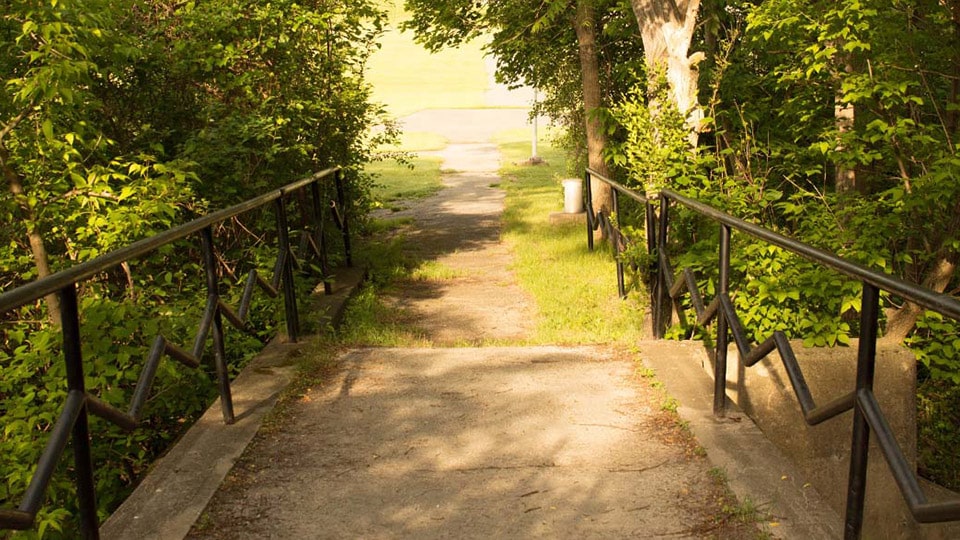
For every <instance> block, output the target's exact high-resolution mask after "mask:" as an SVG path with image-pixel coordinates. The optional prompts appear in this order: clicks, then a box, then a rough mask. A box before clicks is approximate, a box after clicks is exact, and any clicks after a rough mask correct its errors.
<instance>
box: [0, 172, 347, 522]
mask: <svg viewBox="0 0 960 540" xmlns="http://www.w3.org/2000/svg"><path fill="white" fill-rule="evenodd" d="M330 178H332V179H333V181H334V184H335V189H336V196H335V198H328V200H329V204H327V205H324V204H322V200H323V199H324V198H325V197H324V195H323V194H325V192H326V189H325V188H326V183H324V185H323V188H321V181H323V180H329V179H330ZM307 187H309V188H310V192H311V193H310V194H311V197H310V198H311V203H310V204H309V205H303V206H304V208H301V213H303V214H304V216H303V217H304V220H303V221H304V223H303V234H302V235H301V244H300V246H299V251H300V252H301V253H306V254H307V255H308V256H312V257H313V258H314V259H316V261H317V262H318V263H319V269H320V273H321V274H322V279H323V283H324V290H325V292H326V294H330V293H331V286H330V282H329V280H328V279H327V276H328V275H329V273H328V272H329V268H328V260H327V246H326V240H325V230H324V223H325V221H326V219H327V216H326V211H325V208H329V209H330V212H331V218H332V220H333V222H334V224H335V225H336V227H337V228H338V229H339V230H340V233H341V235H342V240H343V245H344V257H345V261H346V264H347V266H350V265H351V264H352V261H351V249H350V231H349V226H348V222H347V219H346V216H345V215H344V213H343V210H342V209H344V208H345V199H344V186H343V182H342V178H341V171H340V168H339V167H334V168H330V169H326V170H324V171H321V172H319V173H317V174H315V175H313V176H311V177H309V178H305V179H303V180H300V181H297V182H294V183H291V184H288V185H286V186H284V187H282V188H280V189H277V190H274V191H271V192H268V193H265V194H263V195H261V196H259V197H256V198H254V199H250V200H248V201H245V202H243V203H240V204H238V205H235V206H233V207H230V208H227V209H224V210H220V211H218V212H214V213H211V214H208V215H206V216H204V217H201V218H198V219H195V220H193V221H191V222H189V223H186V224H184V225H181V226H179V227H176V228H173V229H169V230H167V231H164V232H162V233H159V234H157V235H154V236H152V237H150V238H146V239H144V240H141V241H139V242H136V243H133V244H131V245H129V246H127V247H124V248H121V249H119V250H116V251H112V252H110V253H107V254H104V255H102V256H100V257H97V258H96V259H93V260H91V261H88V262H85V263H82V264H79V265H77V266H74V267H72V268H69V269H66V270H64V271H61V272H58V273H56V274H53V275H51V276H48V277H46V278H43V279H40V280H37V281H35V282H33V283H30V284H28V285H24V286H22V287H18V288H16V289H13V290H11V291H9V292H5V293H3V294H0V313H6V312H9V311H11V310H13V309H16V308H18V307H20V306H23V305H25V304H27V303H30V302H34V301H36V300H38V299H40V298H43V297H44V296H46V295H48V294H57V295H58V297H59V300H60V309H61V328H62V335H63V356H64V361H65V362H66V368H67V369H66V371H67V387H68V393H67V399H66V402H65V404H64V406H63V410H62V412H61V413H60V416H59V418H58V419H57V421H56V422H55V423H54V425H53V428H52V429H51V432H50V437H49V439H48V442H47V444H46V446H45V448H44V450H43V453H42V454H41V457H40V460H39V462H38V463H37V468H36V472H35V473H34V475H33V477H32V479H31V481H30V484H29V486H28V487H27V490H26V492H25V493H24V496H23V499H22V501H21V503H20V505H19V507H18V508H17V509H16V510H11V509H0V529H16V530H25V529H29V528H32V527H33V523H34V520H35V519H36V515H37V512H38V511H39V510H40V508H41V506H42V505H43V501H44V493H45V492H46V489H47V486H48V485H49V483H50V480H51V478H52V476H53V473H54V470H55V469H56V467H57V464H58V462H59V461H60V457H61V456H62V455H63V453H64V450H65V449H66V446H67V442H68V441H69V440H70V438H71V436H72V440H73V445H72V446H73V454H74V465H75V468H76V472H75V474H76V488H77V495H78V499H79V508H80V528H81V531H80V532H81V534H83V536H84V537H85V538H98V537H99V532H98V520H97V509H96V493H95V491H94V483H93V464H92V461H91V453H90V432H89V427H88V415H89V414H94V415H96V416H99V417H101V418H103V419H104V420H106V421H108V422H111V423H113V424H115V425H117V426H119V427H120V428H122V429H124V430H127V431H132V430H134V429H135V428H137V427H138V425H139V424H140V419H141V414H142V411H143V406H144V403H145V402H146V400H147V397H148V396H149V394H150V389H151V387H152V384H153V379H154V377H155V375H156V373H157V368H158V367H159V364H160V361H161V360H162V359H163V358H164V357H165V356H169V357H170V358H173V359H174V360H176V361H177V362H179V363H181V364H183V365H185V366H188V367H191V368H199V367H200V365H201V360H202V356H203V351H204V349H205V348H206V344H207V340H208V338H209V337H210V336H211V334H212V337H213V363H214V366H215V369H216V377H217V386H218V390H219V393H220V404H221V410H222V413H223V419H224V422H225V423H227V424H232V423H233V422H234V412H233V401H232V398H231V394H230V380H229V377H228V371H227V364H226V358H225V353H224V334H223V319H226V320H227V321H228V322H229V323H230V324H231V325H233V326H234V327H236V328H237V329H239V330H241V331H244V332H248V333H250V334H254V333H253V331H252V330H251V329H250V327H249V325H248V324H247V323H246V318H247V314H248V313H249V309H250V304H251V301H252V298H253V293H254V288H255V287H257V286H259V287H260V288H261V289H262V290H263V291H265V292H266V293H267V294H268V295H269V296H271V297H276V296H277V295H279V294H280V293H282V294H283V298H284V302H283V303H284V312H285V319H286V320H285V322H286V332H287V336H288V338H289V339H290V340H291V341H296V340H297V339H298V337H299V334H300V320H299V313H298V311H297V297H296V290H295V285H294V272H293V270H294V269H300V268H301V263H300V261H299V260H298V259H297V257H296V256H295V255H294V253H293V250H292V248H291V246H290V227H289V223H288V219H287V202H286V197H287V196H288V195H290V194H293V193H296V192H299V191H301V190H303V189H304V188H307ZM322 192H323V194H322ZM270 203H273V204H274V207H275V208H274V210H275V215H276V234H277V260H276V263H275V265H274V270H273V276H272V279H271V281H269V282H268V281H267V280H266V279H264V278H263V277H262V276H260V275H259V273H258V272H257V271H256V270H251V271H250V272H249V273H248V275H247V277H246V279H245V284H244V289H243V293H242V295H241V300H240V305H239V307H238V309H237V310H236V311H234V310H233V309H232V308H231V307H230V306H228V305H227V304H226V303H225V302H224V301H223V300H222V299H221V298H220V294H219V271H220V270H221V269H223V270H224V271H225V272H226V273H228V274H229V275H230V276H231V277H233V278H234V279H235V278H236V276H234V274H233V272H232V271H231V270H230V269H229V268H228V267H227V265H226V263H224V262H222V261H221V260H219V258H218V257H217V255H216V252H215V247H214V236H213V226H215V225H217V224H220V223H222V222H224V221H226V220H229V219H233V218H235V217H237V216H239V215H241V214H243V213H246V212H249V211H252V210H255V209H258V208H262V207H264V206H266V205H268V204H270ZM307 206H309V208H310V210H311V213H312V216H310V218H307V216H306V215H305V214H306V212H307V208H306V207H307ZM197 233H199V235H200V243H201V252H202V254H203V264H204V267H205V270H206V286H207V301H206V308H205V310H204V313H203V317H202V319H201V321H200V326H199V329H198V330H197V334H196V337H195V339H194V341H193V346H192V348H191V349H189V350H187V349H185V348H183V347H181V346H180V345H177V344H176V343H174V342H172V341H171V340H169V339H168V338H166V337H165V336H163V335H158V336H157V337H156V338H155V339H154V341H153V345H152V347H151V348H150V351H149V353H148V355H147V359H146V362H145V364H144V367H143V371H142V372H141V374H140V378H139V380H138V381H137V385H136V387H135V389H134V392H133V398H132V399H131V403H130V407H129V409H128V410H127V411H126V412H124V411H121V410H119V409H117V408H115V407H113V406H112V405H110V404H108V403H106V402H104V401H102V400H101V399H99V398H97V397H96V396H95V395H93V394H92V393H90V392H89V391H87V389H86V388H85V387H84V369H83V358H82V355H81V336H80V312H79V308H78V303H77V284H78V283H80V282H82V281H84V280H87V279H89V278H91V277H93V276H95V275H97V274H99V273H102V272H104V271H106V270H108V269H110V268H113V267H115V266H117V265H119V264H122V263H125V262H126V261H129V260H132V259H135V258H138V257H141V256H143V255H146V254H148V253H150V252H153V251H155V250H156V249H158V248H160V247H161V246H165V245H168V244H170V243H172V242H175V241H178V240H181V239H184V238H187V237H189V236H191V235H193V234H197ZM254 335H255V334H254Z"/></svg>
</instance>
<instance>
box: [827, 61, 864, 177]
mask: <svg viewBox="0 0 960 540" xmlns="http://www.w3.org/2000/svg"><path fill="white" fill-rule="evenodd" d="M837 48H838V49H842V46H838V47H837ZM844 56H845V58H844V61H843V72H844V73H845V74H847V75H850V74H852V73H853V71H854V68H853V60H852V59H851V58H850V55H844ZM840 86H842V83H839V82H838V83H837V90H836V93H835V94H834V102H833V120H834V124H835V125H836V127H837V135H838V137H841V138H842V137H843V136H844V134H846V133H849V132H850V131H851V130H853V126H854V122H855V121H856V108H855V107H854V105H853V103H848V102H846V101H844V100H843V95H842V92H841V91H840ZM844 149H845V147H844V146H843V143H842V142H839V141H838V142H837V152H842V151H843V150H844ZM860 187H861V186H858V185H857V169H856V167H847V166H845V165H841V164H837V166H836V170H835V171H834V188H835V189H836V190H837V192H840V193H849V192H852V191H855V190H856V189H858V188H860Z"/></svg>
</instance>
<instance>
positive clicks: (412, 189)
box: [365, 157, 443, 209]
mask: <svg viewBox="0 0 960 540" xmlns="http://www.w3.org/2000/svg"><path fill="white" fill-rule="evenodd" d="M410 164H411V165H412V167H410V166H406V165H402V164H399V163H396V162H393V161H379V162H375V163H370V164H367V166H366V167H365V170H366V172H368V173H372V174H375V175H376V186H375V187H374V189H373V193H372V195H373V198H374V200H375V201H377V202H378V203H380V204H382V205H383V206H386V207H388V208H394V209H397V208H398V207H397V206H396V204H395V203H397V202H398V201H403V200H409V199H419V198H423V197H429V196H430V195H433V194H434V193H436V192H438V191H440V190H441V189H442V188H443V184H442V183H441V181H440V158H435V157H419V158H413V159H411V160H410Z"/></svg>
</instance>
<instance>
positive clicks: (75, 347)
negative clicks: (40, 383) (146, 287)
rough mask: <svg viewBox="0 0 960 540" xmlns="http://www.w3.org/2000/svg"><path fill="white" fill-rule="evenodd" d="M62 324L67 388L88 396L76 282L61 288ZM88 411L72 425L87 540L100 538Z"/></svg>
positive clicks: (84, 407) (82, 411)
mask: <svg viewBox="0 0 960 540" xmlns="http://www.w3.org/2000/svg"><path fill="white" fill-rule="evenodd" d="M58 296H59V297H60V324H61V325H62V328H63V358H64V361H65V362H66V368H67V389H68V391H69V392H79V393H80V394H82V395H86V392H87V390H86V386H85V384H84V381H83V355H82V353H81V345H80V311H79V309H78V308H77V286H76V284H75V283H72V284H70V285H68V286H67V287H64V288H63V289H60V292H59V293H58ZM87 413H88V408H87V405H86V404H84V405H82V406H81V407H80V414H79V415H78V416H77V420H76V422H74V424H73V430H72V433H71V437H72V439H73V445H72V446H73V463H74V467H76V470H75V471H74V474H75V475H76V483H77V498H78V500H79V502H78V504H79V506H80V532H81V534H82V535H83V537H84V538H86V539H87V540H91V539H98V538H100V528H99V523H98V520H97V492H96V489H95V486H94V480H93V457H92V456H91V452H90V426H89V417H88V414H87Z"/></svg>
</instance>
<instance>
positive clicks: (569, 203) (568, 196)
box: [563, 178, 583, 214]
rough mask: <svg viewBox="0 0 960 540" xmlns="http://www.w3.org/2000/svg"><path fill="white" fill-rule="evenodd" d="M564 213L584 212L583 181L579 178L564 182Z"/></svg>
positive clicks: (568, 179)
mask: <svg viewBox="0 0 960 540" xmlns="http://www.w3.org/2000/svg"><path fill="white" fill-rule="evenodd" d="M563 212H564V213H565V214H579V213H580V212H583V180H581V179H579V178H567V179H565V180H563Z"/></svg>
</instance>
